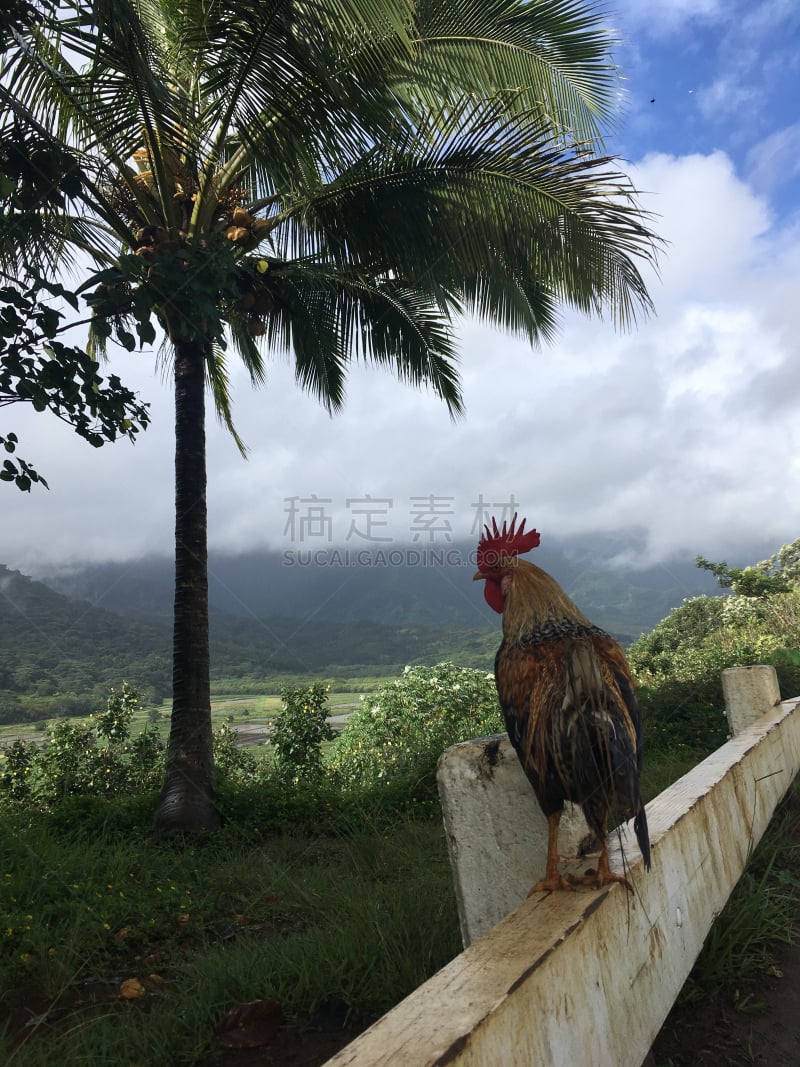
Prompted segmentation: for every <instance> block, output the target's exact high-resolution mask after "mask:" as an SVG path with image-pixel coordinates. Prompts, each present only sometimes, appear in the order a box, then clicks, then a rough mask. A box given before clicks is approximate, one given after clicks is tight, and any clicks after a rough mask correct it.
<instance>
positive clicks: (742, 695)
mask: <svg viewBox="0 0 800 1067" xmlns="http://www.w3.org/2000/svg"><path fill="white" fill-rule="evenodd" d="M722 692H723V693H724V694H725V714H726V716H727V718H728V726H729V727H730V730H731V735H732V736H733V737H735V736H736V735H737V734H740V733H741V732H742V730H744V729H746V728H747V727H748V726H752V725H753V723H756V722H758V720H759V719H760V718H762V716H764V715H766V714H767V712H768V711H771V710H772V709H773V708H774V707H775V705H776V704H780V702H781V691H780V687H779V685H778V676H777V674H776V673H775V668H774V667H769V666H763V665H762V666H756V667H727V668H726V669H725V670H724V671H723V672H722Z"/></svg>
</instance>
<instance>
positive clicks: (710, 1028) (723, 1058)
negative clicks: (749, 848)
mask: <svg viewBox="0 0 800 1067" xmlns="http://www.w3.org/2000/svg"><path fill="white" fill-rule="evenodd" d="M773 955H774V958H775V965H776V966H775V971H776V974H778V973H779V974H781V975H782V977H780V978H779V977H776V976H774V975H769V976H767V975H765V976H764V977H763V978H762V979H761V980H760V981H758V982H757V983H755V984H752V985H751V986H750V987H744V988H743V989H742V990H740V991H739V996H738V998H737V997H736V995H735V991H730V990H728V991H726V992H725V993H723V994H720V996H719V997H718V998H717V999H716V1000H715V1001H712V1002H711V1003H709V1002H704V1003H702V1004H697V1005H684V1006H681V1007H677V1008H675V1009H673V1011H672V1013H671V1014H670V1015H669V1017H668V1018H667V1021H666V1022H665V1024H664V1026H663V1028H662V1030H661V1033H660V1034H659V1036H658V1038H657V1040H656V1043H655V1045H654V1046H653V1051H652V1054H651V1056H650V1057H649V1058H648V1060H647V1067H800V944H797V945H778V946H777V947H776V948H775V950H774V953H773ZM748 994H751V996H750V998H749V999H748ZM753 1001H755V1002H763V1007H759V1008H755V1009H752V1010H748V1009H747V1008H746V1009H745V1010H740V1009H739V1008H738V1007H737V1005H738V1004H742V1003H745V1005H747V1004H749V1003H752V1002H753ZM356 1035H357V1031H356V1030H353V1029H351V1030H346V1031H342V1030H333V1031H326V1030H313V1031H305V1032H302V1033H300V1032H297V1031H290V1030H281V1031H280V1032H279V1033H278V1034H277V1035H276V1038H275V1040H274V1041H273V1042H272V1043H271V1044H270V1045H269V1046H267V1047H265V1048H258V1049H249V1050H241V1051H226V1052H225V1054H224V1057H223V1060H222V1063H223V1067H320V1065H321V1064H324V1063H325V1062H326V1061H327V1060H328V1059H329V1058H330V1057H331V1056H333V1055H334V1053H335V1052H337V1051H338V1050H339V1049H340V1048H343V1047H344V1046H345V1045H347V1044H349V1042H350V1041H352V1040H353V1038H354V1037H355V1036H356ZM542 1067H546V1065H542ZM576 1067H581V1065H578V1064H576ZM585 1067H600V1065H597V1064H591V1065H590V1064H586V1065H585ZM609 1067H610V1065H609Z"/></svg>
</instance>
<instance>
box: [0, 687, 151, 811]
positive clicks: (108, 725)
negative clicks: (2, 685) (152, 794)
mask: <svg viewBox="0 0 800 1067" xmlns="http://www.w3.org/2000/svg"><path fill="white" fill-rule="evenodd" d="M138 706H139V695H138V693H137V691H136V689H134V688H133V687H132V686H130V685H128V684H127V682H123V683H122V688H121V689H120V690H119V691H117V690H114V689H112V690H111V691H110V692H109V695H108V699H107V702H106V707H105V710H104V711H99V712H97V713H96V714H94V715H90V716H89V721H88V723H77V722H68V721H62V722H56V723H54V724H53V725H52V726H49V727H48V728H47V730H46V737H45V741H44V742H43V743H42V744H41V745H39V744H37V743H35V742H32V741H31V742H25V741H15V742H14V743H13V744H12V745H11V746H10V747H8V748H6V749H5V751H4V757H5V758H4V760H3V762H2V764H0V768H2V769H0V791H1V792H2V793H3V794H5V796H6V797H7V798H9V799H12V800H15V801H20V802H31V803H34V804H44V805H46V806H48V805H52V804H56V803H59V802H61V801H63V800H64V799H65V798H66V797H70V796H106V797H111V796H121V795H129V794H133V793H138V792H141V791H144V790H147V789H152V788H153V787H154V786H156V785H157V784H158V782H159V781H160V779H161V777H162V775H163V773H164V744H163V742H162V741H161V740H160V738H159V736H158V734H157V733H156V731H155V729H154V728H153V727H152V726H146V727H145V728H144V730H142V731H141V732H140V733H139V734H138V736H136V737H134V738H131V736H130V730H131V721H132V718H133V714H134V712H135V711H136V709H137V708H138Z"/></svg>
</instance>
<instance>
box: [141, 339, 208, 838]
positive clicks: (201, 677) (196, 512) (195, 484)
mask: <svg viewBox="0 0 800 1067" xmlns="http://www.w3.org/2000/svg"><path fill="white" fill-rule="evenodd" d="M174 346H175V621H174V630H173V654H172V655H173V659H172V672H173V674H172V679H173V681H172V721H171V726H170V735H169V746H168V750H167V772H166V778H165V781H164V787H163V789H162V792H161V799H160V801H159V804H158V808H157V810H156V815H155V832H156V834H157V835H158V836H165V835H171V834H180V833H198V832H201V831H204V830H215V829H217V828H218V827H219V825H220V823H221V818H220V814H219V811H218V809H217V808H216V806H215V804H214V791H213V776H214V753H213V739H212V733H211V685H210V680H209V671H210V657H209V642H208V523H207V513H206V435H205V357H206V352H205V343H204V342H202V341H200V340H197V339H195V340H192V341H176V342H175V343H174Z"/></svg>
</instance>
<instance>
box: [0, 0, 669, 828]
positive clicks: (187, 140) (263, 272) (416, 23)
mask: <svg viewBox="0 0 800 1067" xmlns="http://www.w3.org/2000/svg"><path fill="white" fill-rule="evenodd" d="M15 10H16V9H15ZM21 11H22V14H21V15H20V16H19V17H18V18H17V21H16V25H15V26H14V27H12V30H11V32H10V35H9V38H8V42H9V43H8V47H7V48H6V52H5V56H4V59H3V66H2V76H1V77H0V101H2V104H3V107H4V112H3V120H2V131H3V132H5V133H8V131H9V130H10V129H12V128H13V129H14V130H15V132H16V134H17V135H18V136H20V137H21V138H22V139H23V140H24V139H25V138H31V137H36V138H38V139H40V140H43V141H44V142H46V143H48V144H49V147H50V149H51V150H52V151H53V152H57V153H61V154H62V155H66V156H68V157H69V159H70V160H72V161H73V163H74V168H75V180H73V181H71V182H70V183H69V185H68V187H66V188H62V191H61V195H60V196H59V198H58V199H57V200H55V201H52V200H51V201H46V202H44V203H43V204H42V205H41V210H40V211H39V213H38V220H37V222H38V226H37V227H36V228H31V230H30V233H29V234H26V237H25V239H24V240H21V241H20V240H14V241H12V240H10V239H9V240H7V241H4V243H5V248H4V254H5V255H6V257H9V256H10V255H12V254H13V256H14V258H15V259H16V261H17V263H18V264H19V265H20V268H23V267H24V266H25V265H26V264H27V265H32V266H40V265H41V263H42V262H43V261H49V262H51V263H54V264H55V263H57V262H58V261H59V260H60V259H61V258H62V257H63V256H65V255H67V254H69V255H74V254H75V252H76V251H79V252H80V253H82V254H83V255H84V256H85V257H87V261H88V262H89V263H93V264H94V265H95V266H96V267H100V268H101V270H100V272H99V273H95V274H94V276H93V277H92V278H91V279H90V280H89V281H87V282H86V283H85V285H84V290H85V291H89V295H88V297H87V299H88V302H89V304H90V306H91V308H92V309H93V312H94V324H93V329H94V340H95V343H96V344H97V345H98V346H99V347H102V346H103V345H104V344H106V343H109V342H110V343H118V344H120V345H122V346H123V347H124V348H126V349H129V350H132V349H134V348H135V347H136V346H137V344H143V345H149V344H152V343H154V342H155V341H156V340H157V337H158V332H159V330H160V331H161V333H162V335H163V337H164V339H165V340H164V347H163V349H162V351H163V354H164V358H165V360H166V361H167V362H168V363H169V364H170V365H171V368H172V372H173V380H174V387H175V412H176V462H175V472H176V475H175V509H176V575H175V582H176V594H175V621H174V645H173V712H172V730H171V736H170V746H169V756H168V763H167V773H166V778H165V784H164V789H163V792H162V797H161V802H160V804H159V806H158V810H157V815H156V824H157V827H158V830H159V832H161V833H164V834H171V833H181V832H189V831H200V830H206V829H213V828H216V827H218V826H219V823H220V812H219V809H218V807H217V805H216V804H215V802H214V796H213V789H212V780H213V752H212V736H211V720H210V712H209V643H208V594H207V548H206V524H207V517H206V474H205V460H206V457H205V435H204V421H205V391H206V387H207V386H208V387H210V390H211V394H212V396H213V400H214V405H215V408H216V411H217V414H218V415H219V416H220V417H221V418H222V420H223V421H224V423H225V424H226V425H227V426H228V428H229V429H230V430H231V432H232V433H234V435H235V434H236V431H235V428H234V426H233V423H232V418H231V404H230V400H231V398H230V393H229V388H228V381H229V377H228V376H229V368H228V363H227V359H228V350H227V346H228V344H229V343H232V344H233V346H234V348H235V349H236V350H237V351H238V353H239V355H240V356H241V357H242V359H243V360H244V363H245V366H246V367H247V369H248V370H249V373H250V376H251V378H252V381H253V383H254V384H260V383H261V382H262V381H263V380H264V378H265V374H266V365H265V353H266V352H273V351H277V350H288V351H289V352H290V353H291V354H292V357H293V359H294V362H295V367H296V373H297V380H298V383H299V385H300V386H301V387H303V388H306V389H309V390H310V391H312V392H313V393H314V394H315V395H317V396H318V397H319V398H320V400H321V401H322V402H323V403H325V404H326V405H327V406H328V407H329V408H330V409H331V410H336V409H337V408H339V407H340V406H341V404H342V403H343V399H344V383H345V376H346V370H347V366H348V364H349V363H350V362H351V361H352V360H354V359H363V360H366V361H371V362H374V363H377V364H381V365H386V366H389V367H391V368H393V369H394V370H395V371H396V372H397V373H398V375H399V376H400V378H402V379H404V380H406V381H408V382H410V383H412V384H415V385H427V386H428V387H430V388H431V389H433V390H434V392H435V393H437V394H438V395H439V396H441V397H442V399H443V400H444V401H445V403H446V404H447V405H448V407H449V408H450V410H451V412H453V413H454V414H456V413H458V412H459V411H460V409H461V397H460V393H459V388H458V378H457V371H456V351H455V342H454V335H453V321H454V319H455V317H456V316H457V315H459V314H461V313H462V312H465V311H471V312H474V313H476V314H478V315H479V316H481V317H483V318H486V319H488V320H489V321H490V322H493V323H495V324H497V325H500V326H502V327H504V328H506V329H510V330H513V331H515V332H517V333H520V334H522V335H523V336H526V337H528V338H529V339H530V340H531V341H532V342H534V343H535V342H539V341H541V340H547V339H549V338H550V337H552V335H553V331H554V328H555V324H556V319H557V310H558V308H559V306H560V305H562V304H566V305H571V306H573V307H576V308H578V309H580V310H582V311H586V312H589V313H602V312H609V313H610V314H611V315H612V316H614V317H615V318H616V319H618V320H619V321H620V322H622V323H623V324H626V323H629V322H630V321H632V319H633V318H634V316H635V314H636V313H637V311H642V310H645V311H646V310H647V309H648V308H649V305H650V301H649V297H648V294H647V291H646V288H645V284H644V282H643V279H642V275H641V274H640V272H639V269H638V267H637V261H640V262H646V261H648V260H650V259H651V258H652V256H653V251H654V238H653V235H652V233H651V231H650V230H649V229H648V226H647V224H646V221H645V220H644V219H643V216H642V213H641V211H640V209H639V207H638V205H637V203H636V200H635V196H634V191H633V190H632V188H631V186H630V183H629V182H628V181H627V179H626V178H625V177H624V175H623V174H622V173H621V172H620V170H619V168H618V167H617V165H616V163H615V162H614V160H613V159H609V158H608V157H607V156H606V155H605V154H604V152H603V149H602V146H601V141H600V135H601V132H602V130H603V128H604V127H607V126H608V124H609V121H610V120H612V119H613V118H614V115H615V111H616V108H617V106H618V78H617V70H616V67H615V65H614V64H613V62H612V60H611V57H610V54H609V48H610V46H611V45H613V39H612V36H611V35H610V34H609V31H608V28H607V26H606V25H605V23H604V20H603V16H602V14H601V13H600V12H599V11H597V10H595V9H594V8H593V7H592V6H591V5H586V6H582V5H580V4H576V3H574V2H573V0H552V2H551V3H548V4H541V3H536V2H530V0H502V2H500V0H461V2H459V3H452V2H451V0H446V2H445V0H420V2H418V3H416V4H413V5H412V4H410V3H408V2H407V0H328V2H326V3H324V4H316V5H303V4H299V3H295V2H290V0H266V2H265V0H257V2H256V0H235V2H234V0H230V2H223V3H213V4H212V3H205V2H202V0H199V2H193V3H184V2H180V3H178V2H176V0H94V2H92V3H81V2H73V3H64V4H61V3H57V2H55V0H40V2H39V3H37V4H35V5H32V6H31V7H29V8H26V7H25V5H22V6H21ZM431 249H436V254H435V255H431ZM43 257H44V259H43ZM238 440H239V439H238V437H237V441H238ZM11 443H12V444H13V443H14V442H11ZM239 444H240V447H241V448H242V450H244V445H243V443H242V442H241V441H240V442H239ZM23 476H24V475H23Z"/></svg>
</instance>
